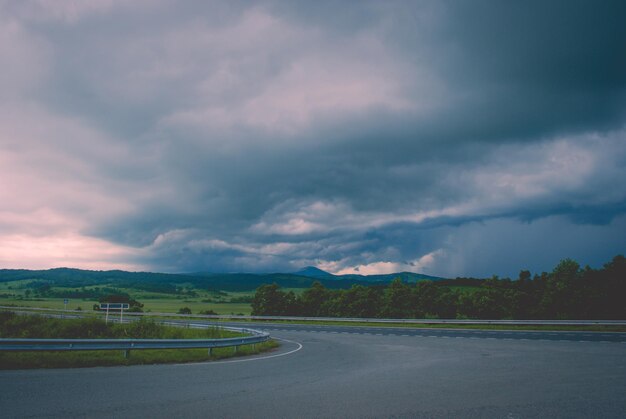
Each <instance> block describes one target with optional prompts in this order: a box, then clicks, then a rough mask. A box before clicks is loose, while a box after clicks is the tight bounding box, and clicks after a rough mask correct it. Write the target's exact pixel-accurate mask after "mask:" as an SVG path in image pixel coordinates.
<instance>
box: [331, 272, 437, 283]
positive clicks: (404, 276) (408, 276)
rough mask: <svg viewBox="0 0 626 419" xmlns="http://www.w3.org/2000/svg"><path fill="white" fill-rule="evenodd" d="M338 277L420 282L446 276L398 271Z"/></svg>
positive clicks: (339, 276) (340, 277) (374, 280)
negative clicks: (397, 279) (398, 279)
mask: <svg viewBox="0 0 626 419" xmlns="http://www.w3.org/2000/svg"><path fill="white" fill-rule="evenodd" d="M335 278H337V279H356V280H359V281H368V282H385V283H387V282H391V281H393V280H394V279H396V278H400V279H401V280H402V281H403V282H409V283H412V282H419V281H441V280H443V279H446V278H441V277H438V276H431V275H426V274H418V273H415V272H397V273H393V274H381V275H355V274H350V275H336V276H335Z"/></svg>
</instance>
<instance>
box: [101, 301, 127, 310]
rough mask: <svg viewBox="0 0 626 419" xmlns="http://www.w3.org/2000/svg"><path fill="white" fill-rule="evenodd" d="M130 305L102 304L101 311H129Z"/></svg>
mask: <svg viewBox="0 0 626 419" xmlns="http://www.w3.org/2000/svg"><path fill="white" fill-rule="evenodd" d="M128 308H129V305H128V303H100V309H101V310H128Z"/></svg>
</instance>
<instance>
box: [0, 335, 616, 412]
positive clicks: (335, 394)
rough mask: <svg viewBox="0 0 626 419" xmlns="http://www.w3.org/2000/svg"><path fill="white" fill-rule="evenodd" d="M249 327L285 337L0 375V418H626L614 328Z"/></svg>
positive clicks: (3, 372) (2, 373)
mask: <svg viewBox="0 0 626 419" xmlns="http://www.w3.org/2000/svg"><path fill="white" fill-rule="evenodd" d="M238 324H239V325H240V324H241V323H238ZM256 328H258V329H260V328H264V329H266V330H270V331H271V333H272V335H273V336H276V337H280V338H284V339H288V340H290V341H291V342H284V343H283V346H282V347H281V348H280V350H279V351H277V352H275V353H272V354H266V355H264V356H263V357H261V358H256V359H247V360H241V359H240V360H234V362H233V361H230V362H221V363H219V362H214V363H205V364H187V365H161V366H156V365H155V366H135V367H115V368H88V369H73V370H33V371H1V372H0V416H1V417H3V418H13V417H15V418H18V417H19V418H24V417H132V418H136V417H150V418H157V417H167V418H170V417H203V418H207V417H211V418H222V417H224V418H226V417H228V418H230V417H267V418H283V417H284V418H302V417H340V418H347V417H398V418H405V417H424V418H450V417H462V418H473V417H476V418H506V419H510V418H535V417H536V418H547V417H552V418H558V417H562V418H576V417H593V418H598V417H607V418H609V417H610V418H613V417H614V418H623V417H624V416H625V415H626V398H625V397H624V395H625V394H626V343H624V342H626V334H621V333H620V334H613V333H590V332H588V333H574V332H504V331H497V332H496V331H488V332H487V331H484V332H483V331H470V330H464V331H457V330H436V331H434V330H432V329H417V330H416V329H401V328H394V329H387V328H374V329H367V330H365V329H363V328H359V327H341V326H332V327H319V326H299V325H289V326H287V325H264V326H263V327H259V326H258V325H256ZM296 342H297V343H296ZM268 356H271V357H268Z"/></svg>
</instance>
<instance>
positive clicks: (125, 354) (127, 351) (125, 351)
mask: <svg viewBox="0 0 626 419" xmlns="http://www.w3.org/2000/svg"><path fill="white" fill-rule="evenodd" d="M129 356H130V349H124V358H125V359H128V357H129Z"/></svg>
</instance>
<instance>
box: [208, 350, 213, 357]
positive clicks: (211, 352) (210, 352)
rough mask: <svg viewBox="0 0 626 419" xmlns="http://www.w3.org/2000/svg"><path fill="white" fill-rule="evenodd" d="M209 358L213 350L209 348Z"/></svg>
mask: <svg viewBox="0 0 626 419" xmlns="http://www.w3.org/2000/svg"><path fill="white" fill-rule="evenodd" d="M209 356H213V348H209Z"/></svg>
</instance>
